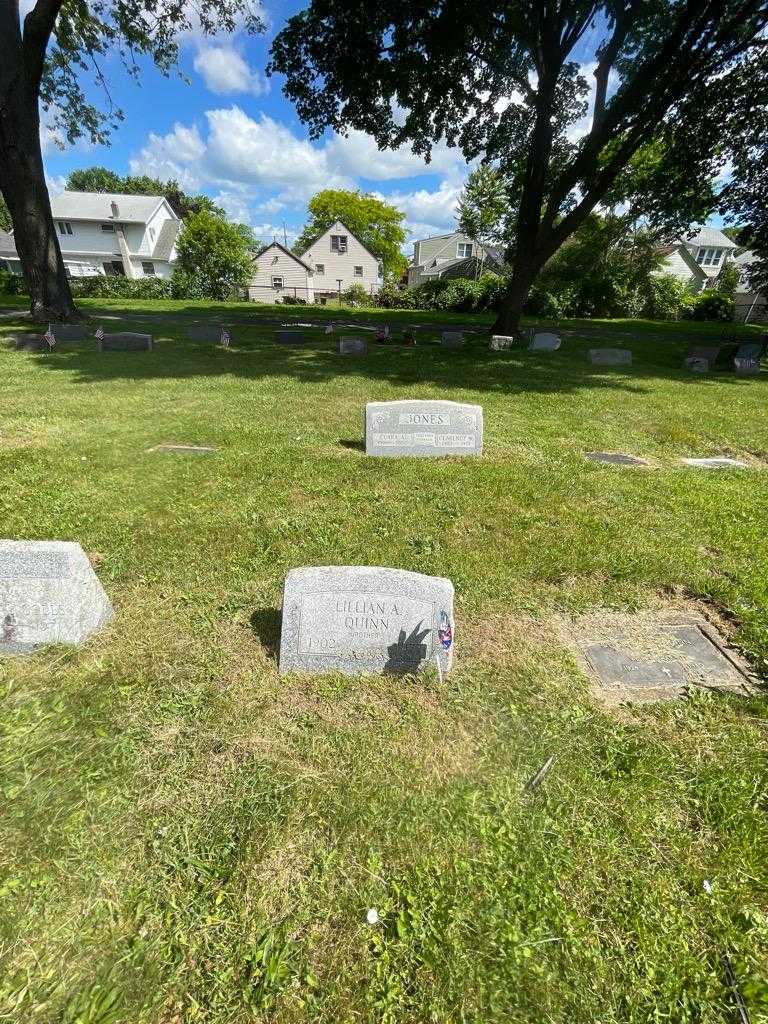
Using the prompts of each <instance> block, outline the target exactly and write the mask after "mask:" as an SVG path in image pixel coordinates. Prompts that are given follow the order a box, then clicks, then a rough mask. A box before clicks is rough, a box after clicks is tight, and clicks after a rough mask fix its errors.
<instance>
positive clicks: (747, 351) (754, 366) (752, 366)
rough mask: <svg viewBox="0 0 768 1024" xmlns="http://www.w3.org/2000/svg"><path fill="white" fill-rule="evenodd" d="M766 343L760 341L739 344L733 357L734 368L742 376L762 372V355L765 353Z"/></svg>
mask: <svg viewBox="0 0 768 1024" xmlns="http://www.w3.org/2000/svg"><path fill="white" fill-rule="evenodd" d="M763 349H764V345H763V344H761V343H760V342H748V343H746V344H744V345H739V347H738V349H737V350H736V355H735V356H734V359H733V368H734V370H735V371H736V373H737V374H738V375H739V376H740V377H741V376H747V375H754V374H757V373H760V357H761V356H762V354H763Z"/></svg>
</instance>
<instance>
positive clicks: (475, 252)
mask: <svg viewBox="0 0 768 1024" xmlns="http://www.w3.org/2000/svg"><path fill="white" fill-rule="evenodd" d="M500 262H501V253H500V252H499V251H498V250H497V249H496V248H494V247H487V248H484V247H483V246H482V245H478V244H477V242H473V241H472V239H471V238H470V237H469V235H465V234H464V233H463V232H462V231H451V232H449V233H448V234H447V235H430V236H429V238H420V239H418V241H416V242H414V243H413V257H412V259H411V262H410V265H409V267H408V287H409V288H416V287H417V286H418V285H420V284H424V282H425V281H432V280H434V279H435V278H436V277H454V276H464V277H474V276H475V271H476V265H477V266H483V267H485V266H486V264H487V265H488V266H489V267H490V266H492V265H493V266H495V265H498V264H499V263H500Z"/></svg>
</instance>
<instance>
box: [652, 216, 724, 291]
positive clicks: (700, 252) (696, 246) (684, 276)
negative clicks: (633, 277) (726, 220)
mask: <svg viewBox="0 0 768 1024" xmlns="http://www.w3.org/2000/svg"><path fill="white" fill-rule="evenodd" d="M737 248H738V246H737V245H736V243H735V242H732V241H731V239H730V238H729V237H728V236H727V235H725V234H723V232H722V231H721V230H720V229H719V228H713V227H706V226H705V227H703V228H700V229H699V230H698V231H697V232H696V234H695V235H693V236H692V237H690V238H685V239H680V240H679V241H678V242H676V243H675V244H674V245H672V246H668V247H667V248H666V249H665V250H664V262H663V264H662V266H661V267H660V268H659V269H660V270H661V271H662V272H664V273H667V274H672V275H673V276H674V277H676V278H677V279H678V280H679V281H682V282H683V283H684V284H686V285H688V286H689V287H690V288H691V290H692V291H696V292H699V291H702V289H704V288H713V287H715V285H716V281H717V277H718V275H719V274H720V272H721V271H722V269H723V267H724V266H725V265H726V264H727V263H728V262H729V260H730V259H732V258H733V255H734V253H735V251H736V249H737ZM693 264H695V266H694V265H693Z"/></svg>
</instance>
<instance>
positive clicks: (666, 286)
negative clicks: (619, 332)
mask: <svg viewBox="0 0 768 1024" xmlns="http://www.w3.org/2000/svg"><path fill="white" fill-rule="evenodd" d="M640 291H641V296H642V306H641V309H640V315H641V316H644V317H647V318H648V319H649V320H679V319H680V317H681V315H682V313H683V310H684V309H685V308H686V303H687V302H688V298H689V295H688V291H687V289H686V287H685V285H684V284H683V282H682V281H680V280H678V278H676V277H675V276H674V275H673V274H650V275H649V276H648V279H647V281H645V282H643V285H642V286H641V289H640Z"/></svg>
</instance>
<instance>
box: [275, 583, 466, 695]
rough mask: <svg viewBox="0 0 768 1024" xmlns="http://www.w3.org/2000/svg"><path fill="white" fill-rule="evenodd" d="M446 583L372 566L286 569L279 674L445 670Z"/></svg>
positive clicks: (450, 638) (449, 649)
mask: <svg viewBox="0 0 768 1024" xmlns="http://www.w3.org/2000/svg"><path fill="white" fill-rule="evenodd" d="M454 633H455V627H454V621H453V584H452V583H451V582H450V580H447V579H442V578H440V577H436V576H423V575H421V574H420V573H415V572H407V571H405V570H403V569H388V568H381V567H377V566H318V567H312V568H300V569H292V570H291V571H290V572H289V573H288V575H287V577H286V579H285V586H284V589H283V615H282V628H281V633H280V672H281V673H284V672H295V671H302V672H318V673H322V672H341V673H344V674H345V675H355V676H356V675H360V674H362V673H373V674H376V675H382V674H393V675H404V674H409V673H414V672H418V671H420V670H423V669H425V668H427V667H428V666H430V665H431V666H434V667H435V668H437V664H436V663H439V671H440V674H441V675H442V674H445V673H446V672H448V671H449V670H450V668H451V664H452V661H453V643H454Z"/></svg>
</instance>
